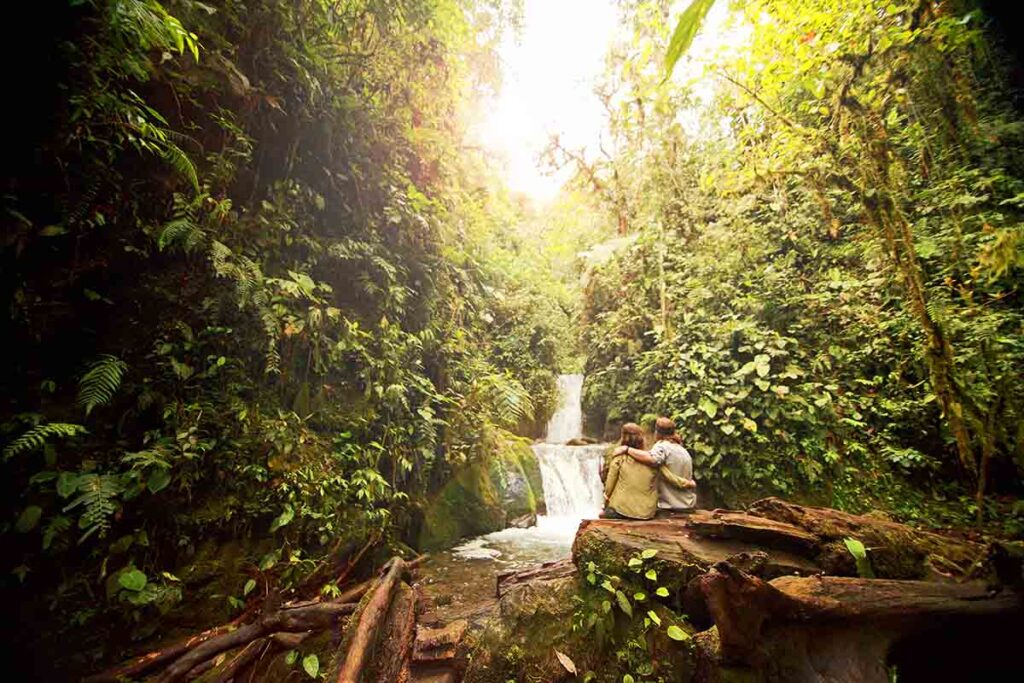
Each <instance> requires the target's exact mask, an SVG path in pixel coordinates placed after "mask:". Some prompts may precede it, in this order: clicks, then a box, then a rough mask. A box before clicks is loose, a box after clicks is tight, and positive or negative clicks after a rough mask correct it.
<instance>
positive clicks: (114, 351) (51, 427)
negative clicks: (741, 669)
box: [0, 0, 1024, 679]
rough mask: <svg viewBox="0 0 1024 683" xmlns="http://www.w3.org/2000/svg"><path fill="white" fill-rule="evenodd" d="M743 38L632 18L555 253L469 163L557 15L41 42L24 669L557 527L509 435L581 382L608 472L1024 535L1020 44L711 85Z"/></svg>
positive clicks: (26, 189)
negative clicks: (672, 455)
mask: <svg viewBox="0 0 1024 683" xmlns="http://www.w3.org/2000/svg"><path fill="white" fill-rule="evenodd" d="M720 1H721V2H725V0H720ZM714 4H715V3H714V2H713V1H712V0H695V2H693V3H688V5H689V7H690V9H689V10H688V11H686V12H683V13H682V15H680V14H679V13H678V9H679V8H678V7H677V6H675V5H674V4H673V3H671V2H668V0H622V2H621V3H620V4H619V9H620V11H621V13H622V17H623V25H624V27H626V36H625V39H624V40H623V41H621V42H618V43H616V44H615V45H613V46H612V47H611V48H610V51H609V54H608V59H607V70H606V73H605V75H604V79H603V82H602V83H601V85H600V87H599V88H598V95H599V97H600V99H601V100H602V101H603V103H604V105H605V108H606V111H607V114H608V120H607V125H608V130H609V133H610V139H609V140H607V142H608V145H607V148H605V147H602V150H601V151H602V154H601V155H592V154H591V155H588V154H586V153H585V152H581V151H579V150H574V149H568V148H566V147H564V146H562V145H561V144H560V143H559V141H558V140H557V139H555V140H553V141H552V144H551V146H550V147H549V149H548V150H547V152H546V154H545V155H544V156H545V159H546V161H547V162H548V163H549V164H550V165H552V166H554V167H571V168H573V169H574V170H575V171H576V172H577V173H576V177H575V180H574V181H573V183H572V184H571V186H570V187H568V188H566V191H565V192H563V194H562V196H561V197H560V198H559V199H558V200H557V201H555V202H553V203H552V204H551V205H550V206H548V207H547V208H545V209H544V210H537V209H536V208H534V207H532V206H531V205H530V204H529V202H527V201H524V200H522V199H520V198H517V197H514V196H512V195H511V194H510V193H509V191H508V190H507V189H506V187H505V186H504V184H503V181H502V179H501V178H500V177H499V175H498V174H497V172H496V171H495V170H494V164H493V163H492V160H491V159H490V158H489V157H488V154H487V153H486V152H485V151H483V150H481V149H480V148H479V146H478V145H476V144H474V143H473V142H472V141H471V140H470V139H469V136H468V133H467V126H468V124H467V121H469V120H470V119H471V118H472V114H473V113H474V111H475V108H476V107H477V106H478V105H479V103H480V101H481V98H482V97H485V96H486V95H488V94H490V93H493V92H494V91H495V90H496V89H497V88H499V87H500V83H499V75H498V71H499V70H498V68H497V66H496V60H497V56H496V50H497V46H498V44H499V41H500V39H501V37H502V36H503V35H505V34H506V33H507V32H509V31H514V30H515V27H516V26H517V22H518V21H519V20H520V16H519V14H520V10H521V8H520V7H519V4H518V3H517V2H514V1H513V2H510V3H501V2H497V1H495V0H355V1H352V2H334V1H331V0H223V1H221V2H212V1H211V2H206V3H204V2H199V1H197V0H66V1H62V2H58V3H56V9H54V8H51V7H50V6H49V5H46V6H45V7H44V6H43V3H39V7H36V8H34V10H33V11H34V12H35V13H36V15H35V16H34V17H33V20H32V22H30V30H29V31H28V35H27V36H26V37H27V38H29V39H30V40H29V42H30V44H31V47H29V48H28V49H26V50H24V51H23V52H20V53H19V54H18V55H17V60H18V61H20V62H21V63H23V64H25V65H26V70H27V72H30V71H31V69H29V68H28V67H29V66H31V65H33V64H38V65H39V68H40V71H39V74H40V76H39V77H38V79H33V85H35V86H38V87H39V88H40V93H39V95H38V96H37V97H33V98H25V99H24V101H20V102H19V104H18V105H17V112H16V116H17V119H18V125H17V126H15V127H13V128H12V130H11V131H9V132H8V137H9V138H10V139H9V144H8V146H7V148H8V152H7V153H5V158H4V175H3V178H2V183H3V186H2V190H0V221H2V223H3V227H4V233H3V239H2V242H0V287H2V291H3V294H4V297H5V301H6V302H7V312H6V315H7V322H8V325H7V330H8V331H7V334H6V341H7V349H8V355H7V362H6V363H5V364H4V367H3V369H2V370H0V390H2V393H3V403H2V414H0V447H2V467H3V482H4V483H3V490H4V496H3V500H4V503H3V506H4V512H3V515H4V516H3V522H2V525H3V526H2V527H0V531H2V533H3V538H4V548H5V551H6V552H5V558H4V563H5V564H4V567H3V571H2V572H0V575H2V577H3V578H2V579H0V585H2V590H3V599H4V602H5V604H7V605H12V606H14V605H16V606H17V609H16V610H14V612H15V613H14V614H12V615H11V618H10V619H9V620H7V623H5V629H6V630H7V631H9V632H8V633H5V636H6V639H7V642H8V643H11V644H14V645H26V647H22V648H20V651H21V655H20V656H21V657H22V658H23V659H24V661H20V662H18V663H20V664H24V665H25V666H31V667H32V668H33V669H34V670H35V671H36V672H37V674H38V676H39V678H41V679H46V678H47V677H56V678H58V679H59V678H60V677H61V676H65V677H66V676H68V675H71V673H74V674H79V673H82V672H84V671H91V670H95V669H97V668H99V667H100V666H101V665H103V664H106V663H110V662H111V661H113V660H115V659H117V658H118V657H119V656H121V655H123V654H124V653H126V652H128V651H132V650H136V649H138V647H139V645H140V643H148V642H150V641H147V639H148V638H150V637H152V636H154V634H158V633H159V634H164V635H166V634H168V633H170V632H172V631H174V629H175V628H179V629H180V630H182V631H187V632H191V631H194V630H195V629H196V628H197V627H200V626H208V625H211V624H216V623H224V622H227V621H229V620H231V619H233V618H236V617H238V616H239V615H241V614H243V613H245V612H246V610H251V609H254V608H255V607H256V606H257V605H258V604H260V603H262V601H264V600H267V599H268V598H271V599H273V598H274V596H278V595H280V594H287V595H289V596H290V597H296V596H297V597H310V596H314V595H317V594H327V595H331V594H336V593H338V592H339V587H338V585H337V584H338V583H339V582H338V581H336V579H337V577H338V576H339V575H340V576H342V577H343V578H345V579H351V578H353V577H355V576H357V575H360V574H361V573H365V571H367V570H368V565H370V564H373V563H377V564H379V563H380V562H381V561H382V560H383V559H384V558H386V557H387V556H389V555H390V554H392V553H394V552H396V551H399V552H401V551H411V550H420V549H422V548H423V547H425V546H430V547H437V546H441V545H445V544H447V543H450V542H451V541H452V540H454V539H455V538H457V537H459V536H462V535H464V534H467V533H474V532H476V531H486V530H489V529H490V528H491V527H493V526H494V525H495V524H498V525H500V524H503V523H504V521H505V520H506V518H507V517H508V516H510V515H511V516H517V515H519V514H530V513H532V512H535V511H536V510H537V503H538V501H537V497H536V488H537V485H536V479H537V472H536V470H535V468H531V467H530V464H529V463H525V462H522V460H523V457H525V456H528V451H527V450H526V449H525V443H524V442H522V441H521V440H518V439H515V438H513V437H511V436H510V435H508V434H507V433H506V432H515V433H517V434H520V435H522V436H531V437H532V436H538V435H539V434H540V432H541V430H542V428H543V425H544V424H545V422H546V420H547V418H548V417H549V415H550V413H551V411H552V409H553V406H554V404H555V400H556V397H555V395H554V387H555V377H556V375H557V374H558V373H559V372H568V371H578V370H579V369H580V367H581V366H583V368H584V369H585V372H586V374H587V382H586V385H585V403H586V410H587V416H588V424H589V429H590V431H592V432H594V433H595V434H597V433H602V432H603V433H604V434H606V435H607V434H611V433H614V431H615V429H616V428H617V426H618V425H619V424H620V423H621V422H623V421H626V420H638V419H641V417H642V416H648V417H649V416H651V415H652V414H656V413H658V414H667V415H671V416H673V417H674V418H676V419H677V421H678V423H679V425H680V427H681V432H682V434H683V438H684V443H685V444H686V445H687V447H688V448H689V449H690V451H691V452H692V453H693V454H694V455H695V456H696V469H697V472H698V477H699V479H700V481H701V486H702V490H703V491H704V492H705V493H707V494H708V495H709V496H712V497H713V498H714V499H715V500H717V501H720V502H722V503H728V504H739V503H743V502H745V501H748V500H751V499H753V498H755V497H758V496H760V495H763V494H778V495H784V496H790V497H794V498H800V499H806V500H811V501H814V502H819V503H824V504H828V505H833V506H836V507H840V508H844V509H849V510H854V511H862V510H868V509H874V508H879V509H883V510H885V511H887V512H890V513H892V514H894V515H895V516H897V517H899V518H901V519H904V520H910V521H914V522H917V523H921V524H930V525H940V526H945V525H961V526H964V525H969V524H974V523H976V522H981V523H983V524H986V525H988V526H987V527H986V530H987V531H990V532H994V533H1000V534H1005V535H1020V534H1022V533H1024V506H1022V505H1021V504H1020V502H1019V501H1018V500H1017V498H1018V496H1019V494H1020V492H1021V488H1022V482H1024V419H1022V418H1024V384H1022V382H1021V380H1020V375H1021V368H1022V367H1024V303H1022V299H1021V293H1020V288H1021V286H1022V284H1024V255H1022V248H1024V237H1022V235H1024V115H1022V114H1021V107H1020V102H1019V100H1016V99H1015V97H1018V96H1019V95H1018V94H1016V93H1014V92H1013V90H1012V88H1011V86H1010V85H1009V83H1010V81H1009V78H1008V75H1007V74H1008V70H1009V69H1010V68H1011V67H1012V65H1011V64H1010V63H1009V62H1008V58H1007V57H1006V56H1005V55H1004V53H1003V52H1002V51H1001V50H1000V48H999V46H998V45H997V44H996V43H995V42H994V41H993V39H992V37H991V35H990V34H989V33H988V30H989V29H988V25H987V20H986V18H985V16H984V15H983V14H982V13H981V12H980V11H979V10H978V9H977V8H976V7H975V4H974V3H972V2H969V1H968V0H957V1H950V2H942V3H934V2H926V1H924V0H846V1H845V2H839V1H838V0H801V1H799V2H797V1H796V0H745V1H741V2H733V3H732V8H733V10H734V12H733V19H732V21H733V26H734V28H733V29H732V30H735V31H736V33H735V34H734V35H735V36H736V40H734V41H731V42H732V43H733V44H734V46H742V47H741V48H739V49H729V50H724V51H723V52H722V53H721V54H719V55H718V56H716V57H714V58H713V59H711V60H710V63H709V64H708V65H707V67H706V68H705V69H704V70H703V72H702V77H701V78H700V79H698V80H697V81H696V82H691V81H690V80H688V77H687V76H686V75H685V74H684V73H683V71H684V69H682V68H681V65H683V64H686V63H687V61H686V60H687V59H688V57H687V56H686V55H685V52H686V48H687V47H688V44H689V43H690V42H691V41H692V38H693V36H694V35H698V32H699V30H700V29H701V22H702V21H706V16H707V13H708V10H709V9H710V8H711V7H712V6H713V5H714ZM680 17H681V18H680ZM673 36H675V38H673ZM666 52H668V55H667V56H666ZM12 60H13V58H12ZM12 60H7V61H12ZM666 60H667V62H668V65H667V66H666ZM673 66H675V68H676V72H677V73H676V74H675V76H672V75H671V69H672V67H673ZM26 78H27V77H26ZM708 83H712V84H713V85H714V90H713V93H712V94H709V92H711V91H709V90H708V89H707V88H706V87H704V85H706V84H708ZM702 84H703V85H702ZM509 453H511V455H509ZM505 461H508V462H507V463H506V464H507V465H508V468H507V469H501V468H502V467H504V465H501V463H502V462H505ZM496 463H498V465H496ZM496 467H498V469H495V468H496ZM508 471H516V472H521V473H522V478H523V480H524V481H526V482H527V485H526V486H525V489H524V493H523V495H522V498H521V499H516V500H515V501H512V502H509V501H499V500H498V499H497V495H498V494H497V493H496V489H497V487H496V486H495V485H494V481H495V480H496V479H502V480H504V477H506V474H504V473H505V472H508ZM517 476H518V475H517ZM470 489H473V490H476V489H479V490H480V491H484V492H485V493H482V494H480V496H479V497H480V498H486V500H487V505H485V506H483V507H482V508H480V509H479V510H478V509H477V508H474V507H472V506H471V505H470V504H467V503H466V498H465V491H466V490H470ZM474 495H475V494H474ZM475 500H476V499H474V501H473V502H474V504H475ZM502 506H504V510H503V509H502ZM510 506H511V507H512V508H514V509H510ZM453 510H458V512H459V513H460V514H461V515H462V517H461V518H459V519H455V518H454V517H455V516H454V513H453V512H452V511H453ZM478 523H479V524H481V525H482V526H479V527H477V526H474V525H475V524H478ZM425 524H426V525H427V526H425ZM26 623H28V624H32V625H33V628H32V629H25V628H23V627H21V626H20V625H19V624H26ZM595 623H596V622H595ZM591 626H593V624H590V625H589V626H588V628H590V627H591ZM645 628H646V626H645ZM58 649H60V650H61V651H62V652H66V653H67V656H62V657H54V656H53V653H54V652H56V651H58ZM29 660H31V661H29Z"/></svg>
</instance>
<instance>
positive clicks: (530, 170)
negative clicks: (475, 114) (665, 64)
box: [476, 0, 736, 203]
mask: <svg viewBox="0 0 1024 683" xmlns="http://www.w3.org/2000/svg"><path fill="white" fill-rule="evenodd" d="M676 4H677V5H679V7H675V8H673V12H672V17H673V19H672V21H674V20H675V18H676V17H678V14H679V12H681V11H682V9H683V8H684V7H685V5H686V3H676ZM727 13H728V12H727V3H724V2H720V3H716V6H715V7H714V9H712V11H711V13H710V15H709V16H708V18H707V21H706V22H705V28H704V30H702V31H701V32H700V33H699V34H698V36H697V38H696V40H695V41H694V44H693V46H692V48H691V50H690V53H689V54H688V55H687V56H686V57H684V58H683V60H681V61H680V63H679V65H678V66H677V69H676V74H675V77H674V79H673V80H674V81H675V82H677V83H680V84H684V83H686V84H689V85H691V86H692V87H694V91H695V94H697V96H698V100H699V101H701V102H704V103H707V102H708V101H710V99H711V95H712V93H713V87H714V84H713V83H711V82H710V81H709V80H708V79H705V78H702V74H703V63H704V61H705V60H706V59H707V57H709V56H710V55H712V54H713V53H715V52H716V51H717V50H718V49H719V48H720V47H721V46H722V45H723V44H724V43H725V42H726V40H725V38H726V37H728V36H730V35H731V37H732V38H735V37H736V36H735V35H734V34H730V32H728V31H724V30H723V27H724V24H725V23H726V22H725V20H726V17H727ZM523 15H524V16H523V27H522V31H521V32H520V33H519V35H518V36H514V35H510V36H508V37H507V38H506V39H505V40H504V42H503V43H502V45H501V48H500V50H499V52H500V56H501V62H502V64H501V70H502V87H501V91H500V93H499V94H498V96H497V97H495V98H494V99H492V100H490V101H489V102H486V103H485V104H484V107H483V109H484V114H483V117H482V120H481V122H480V123H479V124H478V125H477V126H476V135H477V137H478V138H479V141H480V143H481V144H482V145H484V146H485V147H486V148H488V149H489V150H491V151H492V152H493V153H494V154H495V155H496V156H497V157H498V158H499V159H500V161H501V163H502V164H503V166H504V172H505V178H506V182H507V183H508V186H509V188H510V189H511V190H512V191H513V192H519V193H523V194H525V195H527V196H529V197H530V198H532V199H533V200H534V201H536V202H539V203H544V202H547V201H549V200H551V199H552V198H554V197H555V195H557V194H558V192H559V189H560V188H561V187H562V185H563V184H564V183H565V181H566V180H567V179H568V175H567V174H568V171H567V170H566V171H564V172H561V173H552V172H551V169H547V168H543V167H542V164H541V163H540V161H539V156H540V154H541V152H542V151H543V149H544V148H545V146H546V145H547V144H548V141H549V140H550V138H551V136H552V135H553V134H557V135H559V136H560V138H561V140H562V142H563V143H564V144H565V145H566V146H569V147H573V148H579V147H584V148H586V150H587V151H588V152H589V154H588V156H591V155H592V154H594V153H596V151H597V146H598V144H599V141H600V137H601V133H602V131H603V130H604V129H605V122H604V109H603V107H602V106H601V103H600V101H599V100H598V98H597V97H596V96H595V95H594V92H593V90H594V86H595V85H596V84H597V81H598V78H599V77H600V76H601V73H602V71H603V70H604V66H605V55H606V53H607V51H608V49H609V47H610V45H611V44H612V42H613V41H614V40H615V39H616V37H617V34H618V32H619V29H620V27H619V13H618V9H617V8H616V6H615V2H614V0H559V1H557V2H556V1H552V0H526V2H525V3H524V7H523ZM680 117H681V119H682V121H681V122H682V123H683V124H684V126H685V127H686V128H688V129H690V130H694V129H695V128H696V127H697V119H698V118H699V117H698V114H697V112H680Z"/></svg>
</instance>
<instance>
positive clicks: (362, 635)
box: [334, 557, 406, 683]
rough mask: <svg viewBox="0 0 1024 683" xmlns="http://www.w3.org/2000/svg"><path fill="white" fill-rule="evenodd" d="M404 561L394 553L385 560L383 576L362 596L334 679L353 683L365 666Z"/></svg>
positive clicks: (403, 566) (404, 569) (340, 652)
mask: <svg viewBox="0 0 1024 683" xmlns="http://www.w3.org/2000/svg"><path fill="white" fill-rule="evenodd" d="M405 571H406V564H405V562H403V561H402V558H400V557H395V558H392V560H391V561H390V562H389V565H388V569H387V571H386V572H385V574H384V576H383V577H382V578H381V579H380V581H378V582H377V585H376V586H374V587H373V589H372V590H371V591H370V592H368V594H367V596H366V597H364V598H363V603H362V604H361V611H360V612H359V615H358V618H357V619H356V620H355V623H354V625H351V626H350V628H351V631H350V632H349V633H348V634H346V637H345V640H344V642H343V644H342V648H341V650H340V651H339V657H338V659H337V660H336V661H337V662H338V664H337V672H338V673H337V675H336V676H334V680H335V681H337V683H357V682H358V681H359V677H360V676H361V675H362V672H363V669H364V668H365V666H366V663H367V659H368V656H369V652H370V650H371V648H372V647H373V644H374V642H375V641H376V637H377V632H378V629H379V627H380V624H381V622H382V621H383V619H384V617H385V615H386V614H387V613H388V610H389V609H390V607H391V600H392V596H393V594H394V592H395V586H396V585H398V584H399V583H400V582H401V580H402V574H403V573H404V572H405Z"/></svg>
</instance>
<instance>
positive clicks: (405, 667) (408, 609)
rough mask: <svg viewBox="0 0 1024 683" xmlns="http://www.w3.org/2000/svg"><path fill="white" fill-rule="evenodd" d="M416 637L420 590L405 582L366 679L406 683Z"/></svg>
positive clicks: (383, 627)
mask: <svg viewBox="0 0 1024 683" xmlns="http://www.w3.org/2000/svg"><path fill="white" fill-rule="evenodd" d="M415 637H416V592H415V591H414V590H413V589H412V588H410V587H409V586H408V585H406V584H405V583H399V584H398V585H397V586H395V594H394V597H393V598H392V599H391V608H390V609H389V610H388V613H387V616H386V617H385V618H384V622H383V624H381V626H380V629H379V633H378V635H377V642H376V643H375V644H374V648H373V650H374V655H373V661H372V663H371V664H370V665H369V666H367V668H366V672H365V673H364V675H363V679H364V680H366V681H374V682H375V683H404V682H405V681H407V680H408V678H409V660H410V658H411V657H412V651H413V641H414V640H415Z"/></svg>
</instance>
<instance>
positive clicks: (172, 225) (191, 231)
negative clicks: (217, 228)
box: [156, 216, 206, 254]
mask: <svg viewBox="0 0 1024 683" xmlns="http://www.w3.org/2000/svg"><path fill="white" fill-rule="evenodd" d="M205 238H206V233H205V232H203V229H202V228H200V227H199V226H198V225H196V224H195V223H193V222H192V219H190V218H188V217H187V216H179V217H176V218H172V219H171V220H169V221H168V222H167V223H164V227H163V230H161V231H160V236H159V237H157V240H156V244H157V247H159V249H160V250H161V251H163V250H164V249H166V248H167V247H168V246H180V247H181V250H182V251H184V252H185V253H186V254H188V253H191V252H193V251H195V249H196V247H198V246H199V245H201V244H202V243H203V240H204V239H205Z"/></svg>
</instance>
